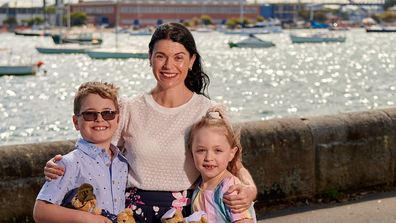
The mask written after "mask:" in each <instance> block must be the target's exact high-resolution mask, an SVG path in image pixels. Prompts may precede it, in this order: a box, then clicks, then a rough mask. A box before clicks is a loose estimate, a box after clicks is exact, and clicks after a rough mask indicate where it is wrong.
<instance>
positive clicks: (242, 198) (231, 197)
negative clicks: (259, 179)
mask: <svg viewBox="0 0 396 223" xmlns="http://www.w3.org/2000/svg"><path fill="white" fill-rule="evenodd" d="M236 177H238V179H239V180H240V181H241V182H242V183H241V184H236V185H232V186H231V187H230V188H229V189H228V191H227V193H226V194H225V195H224V196H223V198H224V203H225V204H226V205H227V206H228V207H229V208H230V209H231V210H232V212H235V213H241V212H243V211H246V210H247V209H248V208H249V207H250V206H251V205H252V202H253V201H254V200H255V199H256V196H257V187H256V185H255V183H254V180H253V178H252V176H251V175H250V173H249V171H248V170H247V169H246V168H245V167H243V166H241V168H240V169H239V171H238V172H237V174H236ZM232 193H234V194H232Z"/></svg>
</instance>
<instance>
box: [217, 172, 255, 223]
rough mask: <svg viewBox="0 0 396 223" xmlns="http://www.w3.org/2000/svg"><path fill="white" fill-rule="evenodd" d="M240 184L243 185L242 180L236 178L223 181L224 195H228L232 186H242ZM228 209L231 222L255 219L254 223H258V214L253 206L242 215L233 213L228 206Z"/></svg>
mask: <svg viewBox="0 0 396 223" xmlns="http://www.w3.org/2000/svg"><path fill="white" fill-rule="evenodd" d="M240 183H241V182H240V180H239V179H238V178H237V177H235V176H232V177H227V178H225V179H224V181H223V190H222V192H223V194H224V193H226V192H227V191H228V189H229V188H230V187H231V186H232V185H235V184H240ZM226 208H227V209H228V210H227V212H228V214H229V218H230V219H229V220H230V221H231V222H235V221H238V220H242V219H253V222H256V213H255V211H254V207H253V204H252V205H251V206H250V208H249V209H247V210H246V211H244V212H241V213H233V212H232V211H231V209H230V208H229V207H228V206H227V205H226Z"/></svg>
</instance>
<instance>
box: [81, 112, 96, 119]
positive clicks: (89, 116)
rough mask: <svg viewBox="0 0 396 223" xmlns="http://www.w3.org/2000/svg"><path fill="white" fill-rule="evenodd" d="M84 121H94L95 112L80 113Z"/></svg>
mask: <svg viewBox="0 0 396 223" xmlns="http://www.w3.org/2000/svg"><path fill="white" fill-rule="evenodd" d="M81 114H82V116H83V118H84V120H85V121H95V120H96V119H97V118H98V113H96V112H82V113H81Z"/></svg>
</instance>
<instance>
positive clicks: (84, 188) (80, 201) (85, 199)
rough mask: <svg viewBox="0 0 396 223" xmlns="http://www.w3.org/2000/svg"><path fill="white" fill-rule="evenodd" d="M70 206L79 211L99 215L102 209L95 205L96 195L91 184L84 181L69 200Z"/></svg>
mask: <svg viewBox="0 0 396 223" xmlns="http://www.w3.org/2000/svg"><path fill="white" fill-rule="evenodd" d="M71 204H72V206H73V207H74V208H75V209H77V210H81V211H86V212H90V213H92V214H97V215H99V214H100V213H101V212H102V209H100V208H98V207H97V206H96V196H95V194H94V192H93V187H92V185H91V184H88V183H84V184H81V186H80V187H79V188H78V190H77V193H76V195H74V197H73V198H72V200H71Z"/></svg>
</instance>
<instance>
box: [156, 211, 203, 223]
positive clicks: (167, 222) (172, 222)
mask: <svg viewBox="0 0 396 223" xmlns="http://www.w3.org/2000/svg"><path fill="white" fill-rule="evenodd" d="M161 222H162V223H207V222H208V220H207V216H206V213H205V212H203V211H197V212H194V213H192V214H191V215H190V216H188V217H186V218H184V217H183V214H182V212H181V210H178V209H175V208H171V209H169V210H168V211H167V212H166V213H165V214H164V215H163V216H162V218H161Z"/></svg>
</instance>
